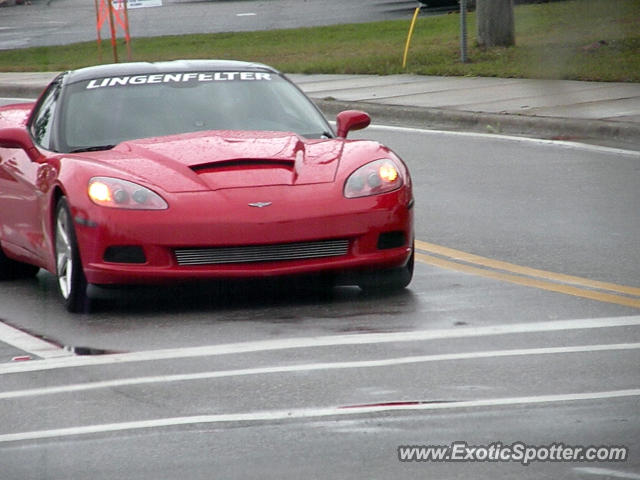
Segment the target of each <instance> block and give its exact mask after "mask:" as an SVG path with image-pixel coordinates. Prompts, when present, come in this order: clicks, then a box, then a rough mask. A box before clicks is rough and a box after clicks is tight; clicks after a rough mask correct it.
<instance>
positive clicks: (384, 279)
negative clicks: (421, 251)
mask: <svg viewBox="0 0 640 480" xmlns="http://www.w3.org/2000/svg"><path fill="white" fill-rule="evenodd" d="M414 256H415V250H414V251H412V252H411V257H409V261H408V262H407V264H406V265H405V266H404V267H400V268H393V269H390V270H380V271H375V272H371V273H368V274H363V276H362V278H361V279H360V280H359V282H358V286H359V287H360V288H361V289H362V290H364V291H365V292H366V293H369V292H372V293H374V292H375V293H378V292H380V293H382V292H395V291H398V290H402V289H404V288H406V287H407V286H409V284H410V283H411V279H412V278H413V264H414Z"/></svg>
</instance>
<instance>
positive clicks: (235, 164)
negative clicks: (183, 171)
mask: <svg viewBox="0 0 640 480" xmlns="http://www.w3.org/2000/svg"><path fill="white" fill-rule="evenodd" d="M294 166H295V162H294V161H293V160H272V159H239V160H223V161H218V162H210V163H203V164H200V165H192V166H191V170H193V171H194V172H196V173H208V172H215V171H220V170H240V169H250V168H286V169H288V170H293V168H294Z"/></svg>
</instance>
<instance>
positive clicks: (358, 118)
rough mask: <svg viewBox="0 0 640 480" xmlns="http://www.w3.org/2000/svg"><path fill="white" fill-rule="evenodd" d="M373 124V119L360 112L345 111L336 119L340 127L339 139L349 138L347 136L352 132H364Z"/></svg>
mask: <svg viewBox="0 0 640 480" xmlns="http://www.w3.org/2000/svg"><path fill="white" fill-rule="evenodd" d="M370 123H371V117H370V116H369V115H368V114H366V113H365V112H361V111H360V110H345V111H344V112H340V113H339V114H338V116H337V117H336V125H337V127H338V137H340V138H347V134H348V133H349V132H350V131H352V130H362V129H363V128H367V127H368V126H369V124H370Z"/></svg>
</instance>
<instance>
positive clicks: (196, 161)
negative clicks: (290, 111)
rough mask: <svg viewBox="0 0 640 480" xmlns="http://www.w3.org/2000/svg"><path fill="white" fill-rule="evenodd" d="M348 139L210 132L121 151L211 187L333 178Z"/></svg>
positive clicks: (132, 145) (146, 141) (133, 144)
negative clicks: (311, 138) (178, 172)
mask: <svg viewBox="0 0 640 480" xmlns="http://www.w3.org/2000/svg"><path fill="white" fill-rule="evenodd" d="M343 148H344V142H343V141H341V140H335V139H325V140H323V139H313V140H310V139H305V138H302V137H300V136H298V135H296V134H294V133H289V132H262V131H234V130H232V131H206V132H194V133H186V134H181V135H172V136H168V137H157V138H149V139H142V140H132V141H128V142H124V143H122V144H120V145H119V146H118V147H116V149H115V150H118V151H120V150H122V151H128V152H129V153H130V154H133V155H137V156H139V157H142V158H145V159H147V161H150V162H156V163H158V164H159V165H162V166H163V167H164V168H166V167H169V168H172V169H174V170H176V171H180V172H182V173H183V175H186V176H190V177H191V179H192V180H194V181H196V182H198V183H200V184H203V186H204V185H206V188H208V189H211V190H218V189H223V188H240V187H249V188H251V187H258V186H268V185H305V184H314V183H327V182H332V181H333V180H334V178H335V174H336V171H337V168H338V165H339V163H340V158H341V156H342V150H343Z"/></svg>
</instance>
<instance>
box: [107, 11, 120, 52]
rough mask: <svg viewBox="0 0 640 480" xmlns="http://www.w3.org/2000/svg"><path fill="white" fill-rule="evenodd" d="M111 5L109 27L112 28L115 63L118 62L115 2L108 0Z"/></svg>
mask: <svg viewBox="0 0 640 480" xmlns="http://www.w3.org/2000/svg"><path fill="white" fill-rule="evenodd" d="M107 4H108V5H109V29H110V30H111V47H112V48H113V63H118V44H117V41H116V25H115V23H116V22H115V20H114V19H113V2H112V0H108V1H107Z"/></svg>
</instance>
